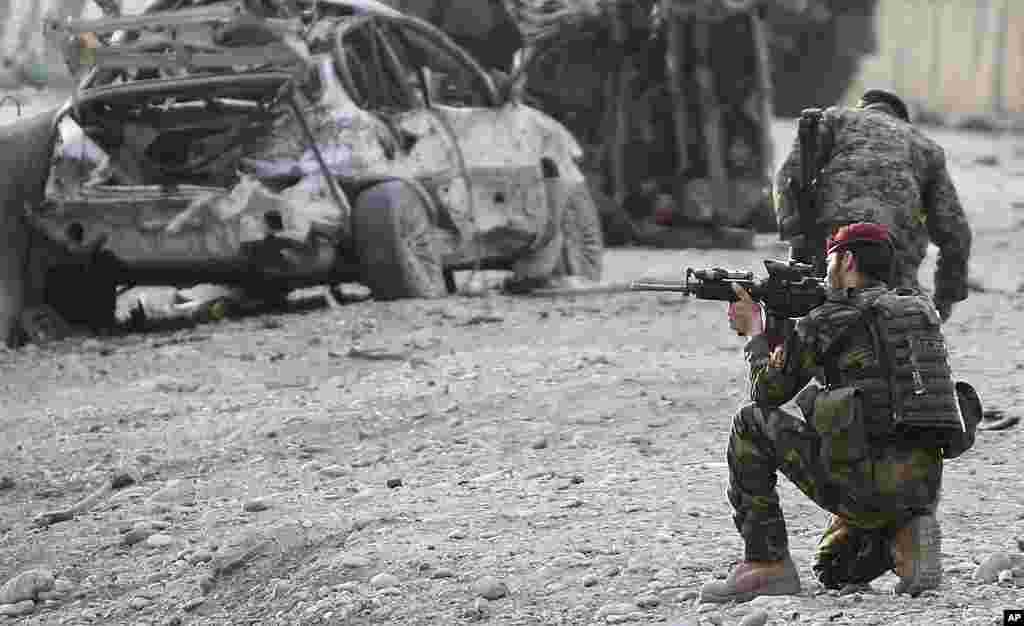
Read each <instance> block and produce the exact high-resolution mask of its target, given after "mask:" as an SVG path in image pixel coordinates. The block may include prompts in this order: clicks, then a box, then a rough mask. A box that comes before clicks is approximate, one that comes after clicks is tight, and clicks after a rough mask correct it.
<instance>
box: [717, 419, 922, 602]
mask: <svg viewBox="0 0 1024 626" xmlns="http://www.w3.org/2000/svg"><path fill="white" fill-rule="evenodd" d="M821 447H822V437H821V435H820V434H819V433H818V432H817V431H816V430H814V428H813V427H812V426H811V425H810V424H808V423H807V422H806V421H804V420H803V419H802V418H800V417H797V416H796V415H792V414H790V413H787V412H786V411H783V410H781V409H772V410H762V409H760V408H758V407H757V406H756V405H753V404H749V405H746V406H744V407H743V408H742V409H740V411H739V412H738V413H737V414H736V415H735V417H734V418H733V424H732V433H731V434H730V436H729V448H728V452H727V459H728V463H729V492H728V495H729V502H730V503H731V504H732V507H733V510H734V511H735V513H734V516H733V520H734V522H735V523H736V529H737V530H738V531H739V533H740V535H741V536H742V537H743V540H744V543H745V545H746V551H745V559H746V560H748V561H775V560H779V559H782V558H784V557H785V555H786V554H787V553H788V550H789V541H788V537H787V534H786V522H785V520H784V519H783V516H782V509H781V508H780V506H779V495H778V492H777V491H776V488H775V487H776V480H777V472H781V473H782V474H783V475H785V476H786V477H787V478H789V480H790V481H792V482H793V484H794V485H796V486H797V488H799V489H800V491H802V492H803V493H804V494H806V495H807V497H809V498H810V499H811V500H813V501H814V502H815V503H817V504H818V505H819V506H821V507H822V508H824V509H826V510H827V511H830V512H831V513H832V514H833V515H834V516H838V520H837V518H836V517H834V518H833V520H832V521H833V523H832V524H830V525H829V527H828V529H827V530H826V532H825V534H824V536H822V538H821V541H820V542H819V544H818V550H817V555H816V563H815V565H814V571H815V574H816V575H817V576H818V578H819V580H821V581H822V583H823V584H824V585H825V586H827V587H830V588H840V587H842V586H843V585H845V584H847V583H866V582H869V581H870V580H873V579H874V578H876V577H878V576H880V575H881V574H884V573H885V572H886V571H888V570H889V569H891V568H892V562H891V556H890V555H889V550H888V538H889V537H890V536H891V535H892V533H895V531H896V530H898V529H899V528H900V527H901V526H903V525H905V524H906V523H907V522H908V521H910V519H911V518H912V517H915V516H917V515H922V514H928V513H934V511H935V507H936V505H937V503H938V499H939V489H940V486H941V482H942V453H941V451H940V450H938V449H931V448H927V449H924V448H922V449H907V448H903V447H882V448H877V449H873V450H872V453H871V455H869V456H868V458H866V459H864V460H863V461H860V462H858V463H856V464H853V465H850V464H846V465H835V464H834V465H831V466H826V464H825V462H824V461H823V460H822V456H821ZM837 521H838V522H841V523H836V522H837Z"/></svg>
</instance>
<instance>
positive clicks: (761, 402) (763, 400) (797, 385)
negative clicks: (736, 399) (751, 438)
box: [744, 317, 824, 408]
mask: <svg viewBox="0 0 1024 626" xmlns="http://www.w3.org/2000/svg"><path fill="white" fill-rule="evenodd" d="M815 327H816V323H815V321H814V320H812V319H811V318H809V317H805V318H802V319H801V320H799V321H798V322H797V323H796V328H795V329H794V330H793V332H792V333H790V335H789V336H788V337H786V338H785V341H784V343H783V344H782V349H783V353H784V355H785V360H784V363H783V366H782V367H781V368H776V367H769V365H768V357H769V355H770V354H771V351H772V348H773V346H771V345H770V344H769V340H768V337H767V336H765V335H758V336H756V337H753V338H751V340H750V341H749V342H747V346H746V348H745V350H744V351H745V353H746V358H747V362H748V363H749V364H750V399H751V400H752V401H753V402H755V403H756V404H757V405H758V406H763V407H766V408H774V407H778V406H782V405H783V404H785V403H787V402H789V401H790V400H792V399H793V396H795V395H796V394H797V392H798V391H800V390H801V389H803V388H804V386H806V385H807V383H809V382H810V381H811V378H813V377H815V376H818V377H821V378H823V376H824V369H823V368H822V367H821V366H820V365H819V363H818V361H819V358H818V356H817V355H818V353H819V345H818V344H819V343H820V341H819V339H818V333H817V332H816V331H815Z"/></svg>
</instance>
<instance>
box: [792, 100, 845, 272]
mask: <svg viewBox="0 0 1024 626" xmlns="http://www.w3.org/2000/svg"><path fill="white" fill-rule="evenodd" d="M822 117H823V114H822V111H821V109H816V108H812V109H804V110H803V111H801V112H800V125H799V127H798V130H797V136H798V138H799V140H800V179H799V180H796V179H790V181H789V188H790V192H791V193H792V195H793V196H794V197H795V198H796V203H797V223H798V224H799V228H800V233H799V234H798V235H796V236H794V237H792V238H791V239H790V242H791V244H792V247H791V249H790V257H791V258H792V260H794V261H797V262H798V263H804V264H807V265H810V266H812V267H813V269H814V275H815V276H824V275H825V256H824V249H825V240H826V238H827V236H828V233H826V232H825V227H824V225H822V224H821V223H819V222H820V220H821V207H819V206H818V176H819V174H820V173H821V169H822V166H823V165H824V161H825V159H827V158H828V156H829V153H830V152H831V148H832V146H830V145H827V144H828V143H829V142H828V141H827V140H826V141H825V144H826V145H819V141H818V139H819V132H818V128H819V126H820V124H821V122H822ZM826 137H827V136H826ZM780 234H783V233H780Z"/></svg>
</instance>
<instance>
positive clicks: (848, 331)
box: [824, 305, 889, 385]
mask: <svg viewBox="0 0 1024 626" xmlns="http://www.w3.org/2000/svg"><path fill="white" fill-rule="evenodd" d="M856 308H857V311H858V312H859V313H860V319H859V320H854V321H853V322H851V323H850V324H849V325H847V326H846V328H844V329H843V330H842V332H840V333H839V334H838V335H837V336H836V338H835V339H833V340H832V343H831V345H829V347H828V350H826V351H825V354H824V359H825V364H824V365H825V378H826V383H828V384H829V385H831V384H832V381H835V380H838V379H839V364H838V363H837V362H836V359H837V358H838V357H839V353H840V352H842V351H843V349H844V348H846V345H847V344H848V343H849V341H850V337H851V335H852V334H853V331H854V329H856V328H858V327H859V326H860V324H859V323H858V322H861V323H863V325H864V327H865V328H866V329H867V331H868V334H869V335H871V340H872V342H873V344H874V349H875V354H876V355H878V354H879V352H878V350H879V339H878V333H877V329H876V328H875V324H874V312H873V311H872V310H871V305H867V306H858V307H856ZM879 358H881V357H879ZM885 367H886V376H887V377H888V376H889V371H888V363H887V364H886V366H885Z"/></svg>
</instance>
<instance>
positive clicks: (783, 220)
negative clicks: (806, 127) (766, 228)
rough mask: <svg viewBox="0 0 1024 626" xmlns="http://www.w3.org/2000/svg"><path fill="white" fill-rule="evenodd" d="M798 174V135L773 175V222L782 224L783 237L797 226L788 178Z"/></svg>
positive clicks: (793, 198) (793, 200)
mask: <svg viewBox="0 0 1024 626" xmlns="http://www.w3.org/2000/svg"><path fill="white" fill-rule="evenodd" d="M799 176H800V137H799V136H797V138H796V139H794V140H793V148H792V149H791V150H790V151H789V154H788V155H787V156H786V159H785V160H784V161H783V162H782V166H781V167H779V171H778V173H777V174H776V175H775V189H774V193H773V194H772V203H773V205H774V207H775V223H776V224H779V225H781V226H782V235H783V237H786V238H788V237H791V236H792V235H795V234H796V232H797V230H796V229H797V228H798V223H797V220H798V217H797V199H796V195H795V194H794V193H793V190H792V189H791V188H790V180H796V179H797V178H799Z"/></svg>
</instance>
